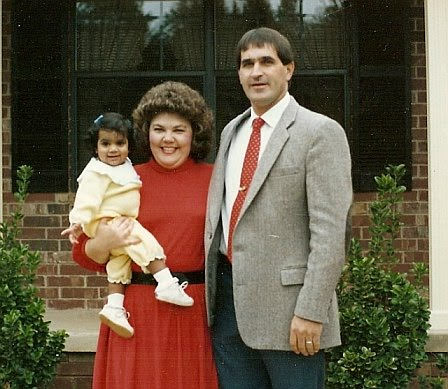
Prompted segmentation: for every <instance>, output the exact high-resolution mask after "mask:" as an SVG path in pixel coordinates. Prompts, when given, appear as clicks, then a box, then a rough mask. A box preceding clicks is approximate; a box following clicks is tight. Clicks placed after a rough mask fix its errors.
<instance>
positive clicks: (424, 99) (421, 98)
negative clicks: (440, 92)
mask: <svg viewBox="0 0 448 389" xmlns="http://www.w3.org/2000/svg"><path fill="white" fill-rule="evenodd" d="M417 95H418V98H417V100H418V102H419V103H426V102H427V94H426V92H420V91H419V92H417Z"/></svg>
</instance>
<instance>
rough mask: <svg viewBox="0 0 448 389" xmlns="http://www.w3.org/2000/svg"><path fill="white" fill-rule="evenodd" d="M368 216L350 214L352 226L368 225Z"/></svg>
mask: <svg viewBox="0 0 448 389" xmlns="http://www.w3.org/2000/svg"><path fill="white" fill-rule="evenodd" d="M369 222H370V218H369V217H368V216H359V215H355V216H352V226H354V227H361V226H367V225H369Z"/></svg>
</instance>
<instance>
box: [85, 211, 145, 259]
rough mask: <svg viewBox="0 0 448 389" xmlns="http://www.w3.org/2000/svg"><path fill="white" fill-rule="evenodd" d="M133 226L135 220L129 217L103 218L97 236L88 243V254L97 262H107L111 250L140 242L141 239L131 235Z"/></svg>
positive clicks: (86, 248)
mask: <svg viewBox="0 0 448 389" xmlns="http://www.w3.org/2000/svg"><path fill="white" fill-rule="evenodd" d="M133 226H134V220H133V219H130V218H127V217H119V218H115V219H112V220H111V219H106V218H104V219H102V220H101V221H100V222H99V224H98V228H97V230H96V235H95V238H92V239H90V240H88V241H87V243H86V246H85V250H86V254H87V256H88V257H89V258H92V259H93V260H94V261H95V262H98V263H105V262H107V260H108V259H109V253H110V251H111V250H113V249H116V248H119V247H123V246H128V245H131V244H137V243H140V240H139V239H136V238H133V237H131V232H132V228H133Z"/></svg>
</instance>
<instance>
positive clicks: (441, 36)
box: [425, 0, 448, 334]
mask: <svg viewBox="0 0 448 389" xmlns="http://www.w3.org/2000/svg"><path fill="white" fill-rule="evenodd" d="M447 20H448V1H446V0H425V22H426V28H425V34H426V35H425V36H426V69H427V93H428V96H427V97H428V100H427V101H428V106H427V108H428V112H427V116H428V172H429V173H428V181H429V184H428V185H429V253H430V254H429V257H430V301H431V321H430V322H431V329H430V333H432V334H442V333H443V334H448V282H446V277H447V275H448V158H447V152H448V124H447V123H448V121H447V119H448V113H447V107H448V72H447V71H446V64H447V63H448V25H447V23H446V21H447Z"/></svg>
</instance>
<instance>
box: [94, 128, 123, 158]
mask: <svg viewBox="0 0 448 389" xmlns="http://www.w3.org/2000/svg"><path fill="white" fill-rule="evenodd" d="M96 152H97V154H98V159H99V160H100V161H101V162H104V163H107V164H108V165H110V166H118V165H121V164H122V163H124V162H125V161H126V158H127V157H128V154H129V144H128V140H127V138H126V137H125V136H123V135H122V134H120V133H118V132H116V131H113V130H112V131H108V130H100V131H99V132H98V143H97V146H96Z"/></svg>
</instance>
